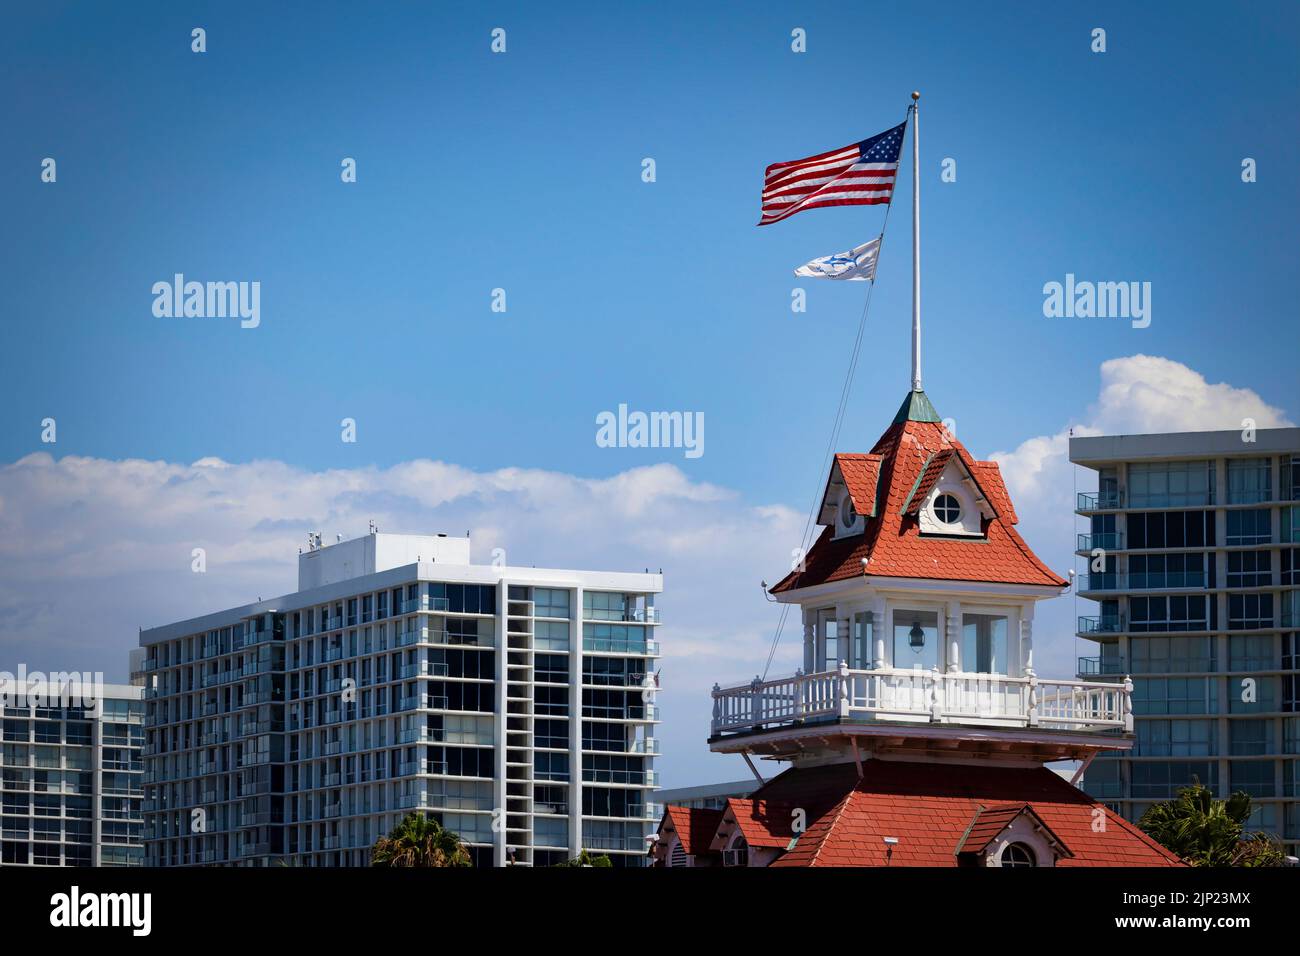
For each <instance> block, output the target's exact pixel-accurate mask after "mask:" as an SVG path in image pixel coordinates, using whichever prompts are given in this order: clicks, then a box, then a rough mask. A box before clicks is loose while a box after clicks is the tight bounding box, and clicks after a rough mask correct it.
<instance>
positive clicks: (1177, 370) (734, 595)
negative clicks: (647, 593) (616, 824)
mask: <svg viewBox="0 0 1300 956" xmlns="http://www.w3.org/2000/svg"><path fill="white" fill-rule="evenodd" d="M1247 417H1250V418H1254V419H1255V421H1256V423H1257V425H1258V426H1259V427H1261V428H1264V427H1273V426H1278V425H1285V424H1288V422H1287V420H1286V417H1285V416H1284V415H1283V413H1282V412H1281V411H1280V410H1279V409H1277V408H1274V407H1272V406H1270V405H1268V404H1267V403H1266V402H1265V401H1264V400H1263V399H1262V398H1260V396H1258V395H1257V394H1255V393H1254V392H1252V391H1250V390H1249V389H1245V388H1238V387H1234V386H1231V385H1228V384H1224V383H1220V384H1211V383H1208V382H1206V381H1205V379H1204V377H1203V376H1201V375H1200V374H1198V373H1197V372H1195V371H1194V370H1192V369H1190V368H1188V367H1187V366H1185V365H1181V364H1179V363H1177V362H1173V361H1170V360H1168V359H1164V358H1156V357H1152V356H1146V355H1134V356H1129V357H1126V358H1118V359H1114V360H1111V361H1109V362H1106V363H1104V364H1103V365H1102V366H1101V387H1100V390H1099V393H1098V397H1097V401H1096V402H1095V404H1094V405H1093V406H1092V407H1091V408H1090V409H1089V410H1088V411H1087V412H1086V414H1084V415H1082V416H1080V418H1079V419H1078V420H1076V421H1075V422H1073V423H1072V424H1073V428H1074V433H1075V434H1076V435H1091V434H1099V433H1134V432H1158V431H1185V430H1197V429H1215V428H1238V427H1240V425H1241V420H1242V419H1243V418H1247ZM1069 427H1070V426H1066V427H1064V428H1062V429H1061V430H1060V431H1059V432H1057V433H1056V434H1053V435H1042V436H1037V437H1033V438H1029V439H1027V440H1025V441H1023V442H1021V443H1020V444H1019V445H1018V446H1016V447H1015V448H1014V449H1013V450H1011V451H1007V452H1001V453H998V454H996V455H994V456H992V457H993V458H994V459H995V460H997V461H998V462H999V464H1000V465H1001V467H1002V471H1003V474H1004V475H1005V477H1006V480H1007V483H1008V486H1009V488H1010V490H1011V493H1012V496H1013V498H1014V500H1015V502H1016V509H1017V512H1018V513H1019V515H1020V517H1021V523H1020V529H1021V531H1022V533H1023V534H1024V535H1025V537H1026V538H1027V539H1028V541H1029V542H1030V544H1031V545H1032V546H1033V547H1034V548H1035V550H1036V551H1038V553H1039V554H1040V555H1042V557H1043V558H1044V559H1045V560H1046V561H1047V562H1048V563H1049V564H1050V565H1051V566H1052V567H1053V568H1055V569H1056V570H1058V571H1060V572H1064V571H1065V570H1066V569H1067V568H1069V567H1070V566H1071V565H1072V563H1073V557H1072V552H1073V540H1074V523H1075V522H1074V519H1073V517H1072V510H1073V507H1074V504H1073V498H1072V493H1073V489H1074V475H1073V473H1072V466H1071V465H1070V464H1069V461H1068V441H1069V431H1068V430H1069ZM1081 487H1084V488H1089V487H1093V486H1092V485H1088V484H1084V483H1083V482H1082V481H1081ZM795 490H796V491H798V489H795ZM370 520H374V521H375V522H376V523H377V524H378V525H379V527H380V529H381V530H386V531H409V532H420V533H431V532H436V531H445V532H447V533H449V534H463V533H464V532H465V531H467V530H468V531H470V532H471V533H472V538H473V557H474V560H475V561H478V562H488V561H490V560H491V556H492V550H493V549H494V548H498V547H499V548H504V549H505V550H506V557H507V560H508V562H509V563H510V564H513V565H520V566H528V565H538V566H547V567H573V568H588V569H600V570H629V571H639V570H642V569H645V568H649V569H651V570H658V569H660V568H663V569H664V570H665V572H666V582H665V587H666V590H665V594H664V595H663V597H662V598H661V600H660V602H659V604H660V608H661V609H662V612H663V615H664V619H665V622H666V623H665V625H664V630H663V632H662V636H663V639H664V651H665V660H664V665H663V667H664V670H663V675H662V679H663V687H664V691H663V694H662V695H661V703H662V704H663V707H664V710H665V712H666V713H669V714H671V718H670V720H669V721H668V723H666V724H665V725H663V726H662V727H661V729H660V731H659V733H660V736H661V737H662V739H663V742H664V749H665V753H666V756H665V758H664V760H663V761H662V762H661V769H662V770H664V771H665V782H666V784H667V785H669V786H676V785H685V784H687V783H698V782H701V781H703V780H711V779H712V780H721V779H731V778H732V777H733V776H736V777H743V776H744V775H745V774H744V770H743V765H740V766H737V765H736V764H735V763H734V760H732V759H731V758H727V759H724V758H719V757H715V756H713V755H710V754H709V753H708V751H707V749H706V748H705V746H704V738H705V737H706V735H707V731H708V720H709V708H710V701H709V696H708V689H709V687H710V686H711V685H712V683H713V681H715V680H722V681H728V680H736V681H741V680H744V679H745V678H746V677H747V676H749V675H752V674H755V673H758V672H760V671H762V670H763V668H764V664H765V662H766V657H767V651H768V645H769V642H770V640H771V636H772V633H773V630H774V627H775V622H776V618H777V614H778V608H777V607H776V606H775V605H772V604H769V603H767V602H765V601H764V600H763V598H762V595H761V593H760V589H759V581H760V580H761V579H764V578H766V579H767V580H769V581H770V580H773V579H774V578H775V577H776V576H778V575H779V574H780V573H781V572H782V570H783V569H784V568H785V567H787V566H788V562H789V554H790V547H791V542H795V541H798V540H799V538H800V533H801V531H802V527H803V521H804V516H803V515H802V514H800V513H797V512H796V511H795V510H794V509H792V508H789V507H787V506H785V505H781V504H762V505H752V504H747V503H745V502H744V501H743V500H742V499H741V498H740V496H739V495H738V494H737V493H736V492H735V491H734V490H733V489H729V488H724V487H719V486H716V485H711V484H708V483H704V482H698V481H693V480H691V479H690V478H689V477H688V476H687V475H686V474H685V473H684V472H682V471H681V470H680V469H679V468H677V467H676V466H674V465H671V464H659V465H654V466H650V467H645V468H634V469H630V470H628V471H624V472H621V473H618V474H616V475H613V476H611V477H609V478H602V479H591V478H583V477H579V476H574V475H569V474H564V473H560V472H552V471H543V470H538V469H527V468H503V469H500V470H497V471H490V472H479V471H473V470H471V469H467V468H463V467H460V466H457V465H454V464H449V463H446V462H440V461H430V460H416V461H408V462H403V463H401V464H398V465H394V466H392V467H389V468H376V467H370V468H349V469H325V470H319V471H313V470H309V469H303V468H298V467H295V466H292V465H289V464H286V463H284V462H279V461H253V462H247V463H231V462H225V461H221V460H220V459H216V458H202V459H199V460H198V461H195V462H193V463H191V464H183V463H176V462H166V461H142V460H135V459H132V460H108V459H101V458H84V457H76V456H68V457H65V458H60V459H57V460H56V459H55V458H52V457H51V456H50V455H48V454H35V455H29V456H27V457H26V458H23V459H21V460H19V461H17V462H14V463H13V464H10V465H5V466H0V670H13V669H14V668H15V667H16V666H17V665H18V664H19V663H25V664H26V665H27V666H28V668H29V669H31V670H45V671H51V670H92V671H93V670H98V671H103V672H105V674H106V676H107V677H108V678H109V679H110V680H123V679H124V678H125V673H126V654H127V651H128V650H129V649H130V648H132V647H135V646H136V645H137V640H138V635H137V631H136V629H137V627H141V626H143V627H149V626H154V625H158V624H163V623H167V622H170V621H174V620H180V619H184V618H188V617H194V616H197V615H199V614H203V613H207V612H210V611H215V610H219V609H221V608H227V607H234V606H238V605H241V604H245V603H248V602H250V601H254V600H256V599H258V598H260V597H265V598H271V597H274V596H276V595H279V594H285V593H289V592H291V591H293V590H294V589H295V587H296V578H297V562H296V556H297V549H298V548H299V547H300V546H301V545H302V544H304V542H305V537H304V536H305V535H306V533H307V532H308V531H310V530H318V531H320V532H322V534H323V536H324V538H325V540H327V541H332V540H333V537H334V534H335V533H336V532H341V533H343V534H344V535H345V536H346V537H351V536H354V535H356V534H359V533H361V532H363V531H364V530H365V528H366V526H367V522H369V521H370ZM194 548H203V549H204V551H205V552H206V558H207V571H206V573H203V574H195V573H193V572H192V571H191V570H190V567H191V561H192V557H191V553H192V551H193V549H194ZM1073 601H1074V599H1072V598H1070V597H1065V598H1060V599H1057V600H1052V601H1047V602H1045V603H1044V604H1043V605H1041V609H1040V611H1039V616H1038V625H1037V627H1036V630H1037V633H1038V634H1039V639H1038V647H1039V652H1038V661H1037V662H1038V665H1039V671H1040V672H1041V673H1043V674H1052V675H1059V676H1064V675H1067V674H1069V673H1071V672H1072V670H1073V666H1074V662H1073V656H1074V653H1075V650H1074V642H1073V638H1072V633H1073V623H1072V618H1073V614H1074V608H1073V607H1072V602H1073ZM1079 604H1080V607H1079V611H1078V612H1079V613H1089V610H1090V605H1089V604H1088V602H1082V601H1080V602H1079ZM798 640H799V628H798V627H797V626H796V627H794V628H791V627H790V626H787V628H786V637H785V639H784V640H783V641H782V645H781V649H780V653H779V655H778V657H777V659H776V660H775V661H774V663H773V673H788V672H789V671H791V670H793V669H794V667H795V666H796V664H797V662H798V660H799V657H800V650H799V646H798ZM1082 652H1083V651H1082V649H1081V650H1080V653H1082Z"/></svg>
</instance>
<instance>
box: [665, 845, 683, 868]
mask: <svg viewBox="0 0 1300 956" xmlns="http://www.w3.org/2000/svg"><path fill="white" fill-rule="evenodd" d="M668 865H669V866H685V865H686V847H684V846H682V844H681V841H680V840H678V841H676V842H674V843H673V848H672V849H671V850H669V851H668Z"/></svg>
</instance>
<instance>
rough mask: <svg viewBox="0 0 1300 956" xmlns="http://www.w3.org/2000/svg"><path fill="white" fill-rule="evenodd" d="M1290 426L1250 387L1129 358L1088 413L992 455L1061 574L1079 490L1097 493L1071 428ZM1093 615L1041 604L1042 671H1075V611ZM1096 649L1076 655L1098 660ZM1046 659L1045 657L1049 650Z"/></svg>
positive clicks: (1107, 370)
mask: <svg viewBox="0 0 1300 956" xmlns="http://www.w3.org/2000/svg"><path fill="white" fill-rule="evenodd" d="M1246 418H1251V419H1254V421H1255V425H1256V427H1258V428H1279V427H1283V426H1287V425H1290V424H1291V422H1290V421H1289V420H1288V419H1287V417H1286V415H1285V413H1284V412H1283V411H1282V410H1281V409H1279V408H1275V407H1273V406H1271V405H1269V404H1268V403H1267V402H1265V401H1264V399H1262V398H1261V397H1260V396H1259V395H1258V394H1256V393H1255V392H1254V391H1252V390H1250V389H1248V388H1238V387H1236V386H1233V385H1229V384H1227V383H1226V382H1219V383H1217V384H1211V383H1209V382H1207V381H1206V380H1205V377H1204V376H1203V375H1201V374H1200V373H1199V372H1197V371H1195V370H1194V369H1191V368H1188V367H1187V366H1186V365H1183V364H1181V363H1179V362H1175V361H1173V360H1171V359H1167V358H1160V357H1158V356H1153V355H1130V356H1125V357H1123V358H1115V359H1110V360H1108V361H1106V362H1103V363H1102V364H1101V387H1100V390H1099V392H1098V395H1097V401H1096V402H1095V403H1094V404H1093V405H1092V406H1091V408H1090V409H1089V410H1088V412H1087V414H1086V415H1084V416H1083V417H1082V418H1081V419H1080V420H1078V421H1075V422H1074V423H1072V425H1067V426H1066V427H1064V428H1062V429H1061V430H1060V431H1059V432H1057V433H1056V434H1054V435H1039V436H1037V437H1034V438H1030V439H1027V440H1025V441H1023V442H1021V443H1020V445H1018V446H1017V447H1016V448H1015V449H1014V450H1013V451H1009V452H997V453H995V454H993V455H990V456H989V457H990V458H992V459H993V460H994V461H996V462H997V463H998V465H999V466H1000V467H1001V469H1002V473H1003V475H1004V476H1005V478H1006V481H1007V488H1008V490H1009V491H1010V492H1011V499H1012V501H1014V502H1015V506H1016V513H1017V514H1018V515H1019V517H1020V524H1019V525H1018V527H1017V530H1019V532H1020V534H1021V535H1022V536H1023V537H1024V538H1025V540H1026V541H1028V542H1029V544H1030V546H1031V547H1033V549H1034V550H1035V552H1036V553H1037V554H1038V555H1039V556H1040V557H1041V558H1042V559H1043V560H1044V561H1046V562H1047V563H1048V564H1049V565H1051V567H1052V568H1053V569H1055V570H1056V571H1057V572H1058V573H1061V574H1062V575H1064V573H1065V571H1066V570H1067V569H1069V568H1071V567H1073V566H1074V556H1073V553H1074V541H1075V537H1074V536H1075V530H1076V529H1075V524H1076V521H1075V518H1074V515H1073V512H1074V492H1075V490H1076V489H1075V484H1076V481H1077V482H1078V485H1079V487H1078V490H1080V491H1092V490H1096V487H1097V485H1096V478H1095V476H1094V474H1093V473H1092V472H1091V471H1088V470H1086V469H1076V468H1075V466H1074V465H1072V464H1070V460H1069V454H1070V448H1069V445H1070V429H1071V428H1073V430H1074V434H1075V436H1076V437H1085V436H1091V435H1121V434H1129V435H1132V434H1148V433H1156V432H1180V431H1214V430H1219V429H1240V428H1241V427H1242V421H1243V419H1246ZM1075 604H1077V606H1078V613H1079V614H1092V613H1094V612H1095V605H1094V604H1093V602H1091V601H1084V600H1082V599H1079V600H1078V601H1077V602H1076V601H1074V600H1073V599H1071V598H1068V597H1067V598H1062V599H1058V600H1055V601H1047V602H1044V603H1043V604H1041V605H1040V606H1039V607H1040V610H1039V612H1038V615H1037V618H1038V620H1037V623H1036V624H1035V630H1036V632H1037V633H1038V634H1039V635H1041V636H1040V638H1039V640H1038V641H1036V648H1040V649H1041V650H1036V661H1035V662H1036V663H1037V665H1038V669H1039V671H1040V673H1044V674H1049V673H1050V674H1057V675H1062V676H1064V675H1066V674H1068V673H1069V672H1071V671H1072V670H1073V667H1074V660H1073V657H1074V643H1073V641H1072V638H1071V635H1072V634H1073V631H1074V624H1073V616H1074V607H1073V606H1074V605H1075ZM1093 646H1094V645H1091V644H1090V643H1082V644H1080V646H1079V648H1078V652H1079V654H1080V655H1083V656H1090V655H1091V654H1092V647H1093ZM1044 651H1045V652H1046V653H1043V652H1044Z"/></svg>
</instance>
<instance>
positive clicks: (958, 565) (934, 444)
mask: <svg viewBox="0 0 1300 956" xmlns="http://www.w3.org/2000/svg"><path fill="white" fill-rule="evenodd" d="M941 454H942V455H943V456H944V458H945V461H946V460H949V459H950V458H951V456H956V457H957V458H958V459H959V460H960V461H961V463H962V465H963V466H965V468H966V470H967V471H968V472H969V473H970V475H971V476H972V477H973V478H974V479H975V481H976V483H977V484H978V485H979V487H980V489H981V490H982V491H983V492H984V494H985V496H986V498H987V499H988V502H989V505H990V507H991V508H992V510H993V511H994V512H995V514H994V516H993V518H991V519H989V520H987V521H986V522H985V525H986V527H985V537H984V538H967V539H963V538H957V537H935V536H922V535H921V533H920V529H919V527H918V523H917V518H916V517H915V516H913V515H904V514H902V513H901V512H902V510H903V505H904V502H906V501H907V500H908V498H909V497H910V496H912V492H913V489H914V488H915V487H916V486H917V483H918V479H920V478H921V476H922V474H921V473H922V470H923V469H924V468H925V466H926V463H927V461H930V460H931V456H932V455H934V456H935V457H936V458H938V457H940V455H941ZM873 457H878V458H879V461H878V462H873V463H871V464H869V465H867V466H866V467H867V468H868V469H873V470H874V471H875V472H877V475H876V479H875V482H876V486H875V488H874V489H873V491H874V500H876V501H878V502H879V503H880V507H878V508H875V509H874V517H869V518H868V519H867V521H866V530H865V531H864V532H863V533H862V534H860V535H852V536H848V537H843V538H839V539H836V538H835V537H834V534H835V529H834V526H833V523H832V525H831V526H830V527H827V528H826V529H825V530H824V531H823V532H822V534H821V536H820V537H819V538H818V539H817V541H816V543H815V544H813V546H812V548H810V549H809V551H808V554H807V555H806V557H805V560H804V566H803V570H802V571H798V570H796V571H792V572H791V573H790V574H788V575H786V577H785V578H783V579H782V580H781V581H780V582H778V583H777V584H776V585H775V586H774V587H773V588H772V592H773V593H777V594H779V593H782V592H785V591H793V590H796V589H798V588H805V587H812V586H813V585H817V584H823V583H826V582H828V581H842V580H845V579H848V578H852V577H858V576H860V575H862V574H863V573H864V569H863V566H862V559H863V558H867V559H868V560H869V564H868V566H867V568H866V573H867V574H868V575H871V576H880V577H904V578H938V579H944V580H956V581H989V582H998V583H1007V584H1030V585H1047V586H1051V587H1065V586H1066V581H1065V580H1064V579H1063V578H1061V577H1060V576H1059V575H1057V574H1056V573H1055V572H1053V571H1052V570H1051V569H1050V568H1048V567H1047V565H1045V564H1044V563H1043V562H1042V561H1041V560H1039V558H1038V556H1037V555H1035V554H1034V552H1033V551H1031V550H1030V548H1029V545H1027V544H1026V543H1025V541H1024V539H1023V538H1021V537H1020V535H1019V534H1017V533H1016V530H1015V528H1014V525H1015V523H1016V520H1017V519H1016V513H1015V510H1014V508H1013V507H1012V505H1011V499H1010V497H1009V496H1008V495H1007V490H1006V485H1005V484H1004V483H1003V481H1002V474H1001V472H1000V471H999V470H998V466H997V465H996V464H995V463H993V462H980V461H976V460H975V459H974V458H973V457H971V455H970V453H969V452H968V451H967V450H966V449H965V447H964V446H963V445H962V444H961V443H960V442H959V441H957V440H956V439H955V438H953V437H952V436H951V435H950V434H949V433H948V430H947V429H946V428H944V426H943V425H942V423H940V422H929V421H914V420H910V419H909V420H905V421H900V422H898V423H896V424H894V425H891V426H890V427H889V429H888V430H887V431H886V432H885V433H884V434H883V435H882V436H881V437H880V440H879V441H878V442H876V446H875V447H874V448H873V449H872V450H871V455H870V456H848V455H837V456H836V461H837V462H840V463H841V464H840V468H841V471H843V469H844V466H845V463H847V462H854V461H856V460H857V459H863V460H864V461H865V460H866V459H870V458H873ZM849 467H850V468H853V467H855V466H854V465H853V464H850V465H849ZM941 470H942V469H940V471H941ZM935 478H937V475H935ZM845 480H846V483H847V482H848V477H847V475H846V476H845ZM930 480H931V481H933V480H934V479H930ZM867 483H868V482H867V479H866V478H865V477H864V478H863V479H862V481H861V483H860V486H859V487H860V489H861V490H862V491H863V492H864V493H865V491H866V486H867ZM853 494H854V506H855V507H857V508H858V512H859V514H869V513H870V512H868V511H865V510H863V507H862V506H861V504H860V503H859V501H858V492H857V491H854V493H853Z"/></svg>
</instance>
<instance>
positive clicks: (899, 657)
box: [893, 609, 939, 670]
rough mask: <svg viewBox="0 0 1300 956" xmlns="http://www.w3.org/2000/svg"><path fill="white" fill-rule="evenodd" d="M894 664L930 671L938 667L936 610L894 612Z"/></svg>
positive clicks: (937, 620) (937, 615) (937, 622)
mask: <svg viewBox="0 0 1300 956" xmlns="http://www.w3.org/2000/svg"><path fill="white" fill-rule="evenodd" d="M893 650H894V667H899V668H903V669H905V670H907V669H912V668H920V669H922V670H930V669H931V668H934V667H938V666H939V614H938V612H937V611H908V610H902V609H900V610H896V611H894V647H893Z"/></svg>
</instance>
